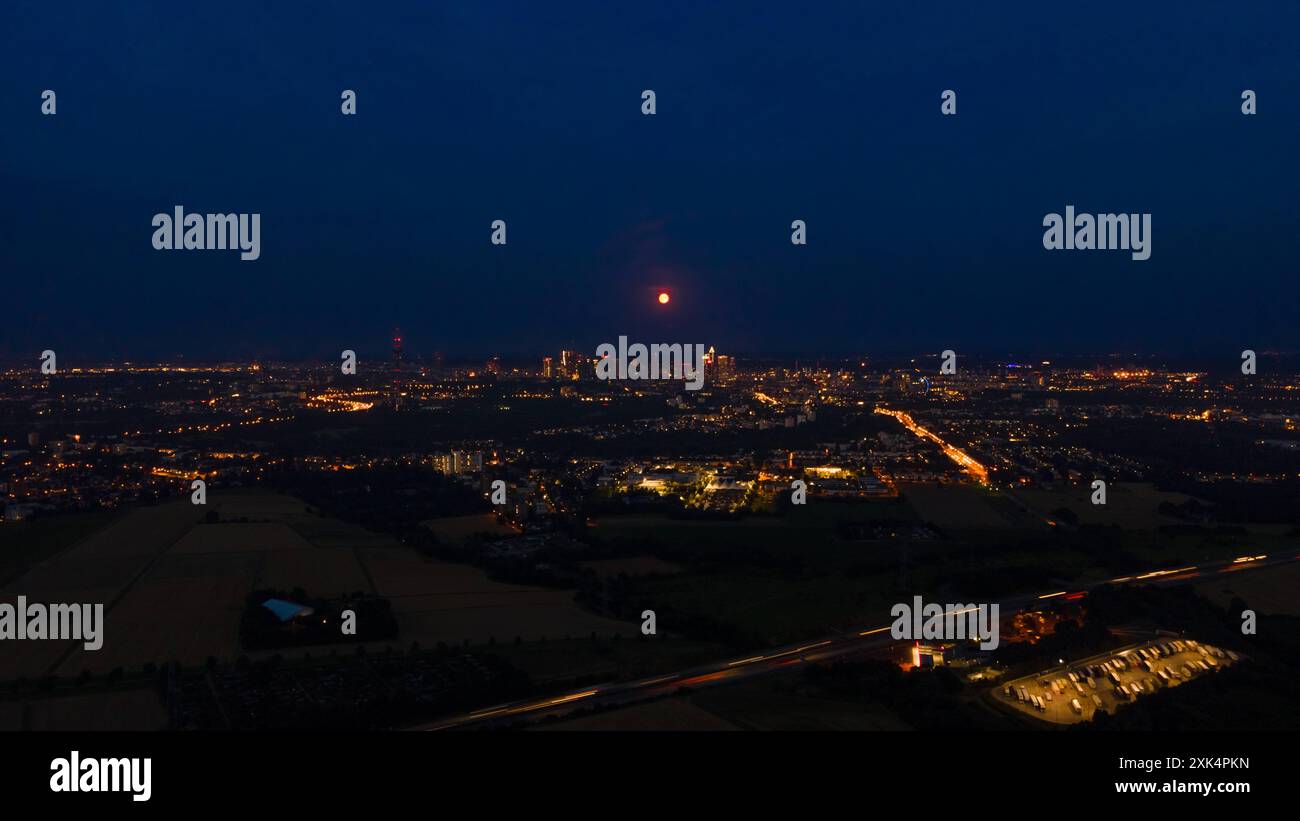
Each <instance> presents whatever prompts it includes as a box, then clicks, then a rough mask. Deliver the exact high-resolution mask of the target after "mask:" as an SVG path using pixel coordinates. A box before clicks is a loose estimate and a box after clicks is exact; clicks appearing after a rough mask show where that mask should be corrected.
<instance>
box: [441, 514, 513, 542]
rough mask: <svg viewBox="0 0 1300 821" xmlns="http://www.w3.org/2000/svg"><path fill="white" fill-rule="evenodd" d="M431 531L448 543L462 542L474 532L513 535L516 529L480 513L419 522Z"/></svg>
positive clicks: (494, 516) (491, 534) (494, 517)
mask: <svg viewBox="0 0 1300 821" xmlns="http://www.w3.org/2000/svg"><path fill="white" fill-rule="evenodd" d="M420 524H421V525H422V526H424V527H427V528H428V529H429V530H431V531H433V534H434V535H435V536H437V537H438V538H439V539H440V540H442V541H444V542H447V543H449V544H454V543H456V542H463V541H465V540H466V539H468V538H469V537H470V536H473V535H474V534H475V533H486V534H488V535H490V536H515V535H518V531H517V530H515V529H514V528H512V527H509V526H508V525H503V524H501V523H500V522H498V521H497V517H496V515H495V514H492V513H480V514H476V515H473V516H447V517H445V518H441V519H429V520H427V521H423V522H420Z"/></svg>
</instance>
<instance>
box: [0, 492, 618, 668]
mask: <svg viewBox="0 0 1300 821" xmlns="http://www.w3.org/2000/svg"><path fill="white" fill-rule="evenodd" d="M208 510H211V511H215V512H216V513H217V520H218V521H217V522H216V523H207V522H204V517H205V516H206V513H207V511H208ZM462 518H472V519H476V520H481V517H462ZM489 518H490V517H489ZM243 520H246V521H243ZM478 524H481V521H480V522H478V523H477V524H475V525H474V529H478ZM469 526H470V523H469V522H462V523H460V524H459V525H458V527H460V528H461V529H462V530H463V531H464V532H474V529H471V530H465V528H467V527H469ZM313 534H314V535H315V538H318V539H319V541H315V539H314V538H313ZM262 588H276V589H283V590H292V589H294V588H302V589H304V590H306V591H307V592H308V594H309V595H314V596H325V597H335V596H339V595H342V594H344V593H350V592H353V591H366V592H371V593H375V592H377V593H381V594H383V595H385V596H389V597H391V602H392V605H393V609H394V612H395V614H396V615H397V618H398V623H399V625H400V629H401V633H400V635H399V637H398V639H397V640H396V643H397V644H398V645H399V646H402V647H405V646H409V645H410V644H411V643H412V642H419V643H420V644H421V645H423V646H433V645H436V644H437V643H438V642H446V643H448V644H453V643H454V644H457V645H461V644H464V643H466V642H468V643H470V644H472V645H483V644H488V643H489V642H492V641H494V640H495V641H496V642H506V641H513V640H514V638H515V637H516V636H519V637H521V638H522V639H523V640H525V641H534V640H538V639H540V638H542V637H547V638H563V637H565V636H573V637H586V636H588V635H589V634H590V633H592V632H596V633H598V634H599V635H601V636H604V637H609V636H612V635H613V634H614V633H622V634H623V635H627V636H631V635H633V634H634V633H635V630H636V625H632V624H630V623H626V622H618V621H614V620H611V619H606V618H603V617H600V616H597V615H594V614H591V613H588V612H587V611H584V610H582V609H581V608H579V607H578V606H577V605H576V604H574V602H573V593H572V591H557V590H549V589H543V588H534V587H525V586H518V585H509V584H501V583H497V582H493V581H491V580H489V579H488V578H487V576H486V575H485V574H484V573H483V571H481V570H478V569H476V568H473V567H469V566H465V565H457V564H450V563H446V562H438V561H433V560H430V559H427V558H425V557H423V556H421V555H420V554H418V553H416V552H415V551H413V550H411V549H409V548H406V547H404V546H402V545H401V544H399V543H397V542H396V541H395V540H393V539H392V538H390V537H387V536H385V535H383V534H376V533H371V532H369V531H366V530H364V529H362V528H359V527H356V526H354V525H349V524H347V523H343V522H339V521H337V520H332V519H326V518H323V517H321V516H319V515H317V514H316V513H314V512H311V511H310V510H309V508H307V506H305V505H304V504H303V503H302V502H301V501H299V500H297V499H294V498H291V497H287V496H282V495H278V494H275V493H268V492H257V491H236V492H233V493H229V494H225V495H222V496H220V497H219V498H215V499H214V498H212V497H209V505H208V506H207V510H205V509H203V508H196V507H195V506H193V505H191V504H190V503H189V501H188V499H183V500H177V501H174V502H168V503H166V504H162V505H157V506H154V507H145V508H137V509H134V510H130V511H127V512H125V513H124V514H122V515H121V516H118V517H117V518H115V519H114V520H113V521H112V522H111V523H110V524H109V525H107V526H106V527H104V528H103V529H101V530H98V531H95V532H93V533H90V534H89V535H87V536H86V537H85V538H84V539H82V540H81V541H80V542H78V543H77V544H75V545H74V546H73V547H71V548H70V549H68V550H66V551H64V552H63V553H61V554H59V555H57V556H55V557H54V558H51V559H48V560H46V561H45V562H42V563H40V564H38V565H36V566H34V567H32V568H31V569H30V570H28V571H27V572H26V573H24V574H23V575H21V576H20V577H18V578H17V579H15V580H13V581H12V582H10V583H9V584H7V585H5V586H4V588H3V589H2V590H0V593H2V596H3V598H4V599H5V600H7V601H13V600H14V599H15V597H16V596H18V595H20V594H21V595H25V596H27V597H28V599H29V600H30V601H41V602H77V603H81V602H88V603H103V604H104V606H105V622H106V626H105V630H104V644H103V647H102V648H101V649H100V650H97V651H87V650H85V649H84V648H83V646H82V643H81V642H71V641H67V642H65V641H29V642H22V643H16V646H15V648H14V652H9V653H6V654H5V655H4V656H3V657H0V680H8V679H15V678H18V677H23V676H25V677H28V678H39V677H41V676H45V675H49V674H55V675H58V676H61V677H69V678H71V677H75V676H77V675H79V674H81V673H82V672H83V671H88V672H90V673H91V674H94V675H99V674H103V673H106V672H110V671H112V670H113V669H114V668H117V667H122V668H123V669H128V670H138V669H139V668H140V667H142V666H143V665H144V664H146V663H149V662H154V663H157V664H161V663H163V662H166V661H178V662H180V663H181V664H184V665H198V664H202V663H204V662H205V661H206V660H207V658H208V657H209V656H211V657H214V658H217V659H219V660H223V661H233V660H234V659H235V658H237V657H238V656H239V655H240V654H241V649H240V647H239V644H238V628H239V619H240V614H241V612H242V610H243V607H244V602H245V600H246V598H247V596H248V594H249V593H250V592H252V591H253V590H257V589H262ZM342 648H346V650H344V649H342ZM331 649H338V650H339V651H340V652H344V651H346V652H351V651H352V649H353V645H350V644H348V645H343V644H340V645H337V646H335V647H334V648H331V647H330V646H324V647H320V646H317V647H312V648H302V649H301V650H297V649H295V650H291V651H283V655H285V656H287V657H291V656H295V655H302V654H306V653H308V652H315V653H317V654H319V653H322V652H324V653H328V652H330V650H331ZM250 655H252V656H254V657H260V656H261V655H265V654H264V653H254V654H250Z"/></svg>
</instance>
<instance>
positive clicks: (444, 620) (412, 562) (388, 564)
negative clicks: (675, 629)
mask: <svg viewBox="0 0 1300 821" xmlns="http://www.w3.org/2000/svg"><path fill="white" fill-rule="evenodd" d="M362 558H363V561H364V562H365V564H366V566H367V568H368V569H369V571H370V575H371V577H372V578H374V580H375V587H376V589H377V591H378V592H379V593H380V595H383V596H385V597H387V598H388V599H389V601H391V602H392V604H393V611H394V612H395V613H396V614H397V618H398V622H399V623H400V624H401V626H402V636H401V639H402V641H404V642H407V643H409V642H411V641H418V642H420V644H421V645H423V646H426V647H427V646H431V645H434V644H437V643H438V642H440V641H442V642H446V643H448V644H457V645H459V644H462V643H464V642H465V641H468V642H469V643H470V644H486V643H488V642H489V641H491V640H493V639H495V640H496V641H497V642H506V641H513V640H514V638H515V637H516V636H519V637H520V638H522V639H523V640H525V641H535V640H538V639H541V638H551V639H555V638H564V637H566V636H574V637H578V636H586V635H588V634H590V633H591V632H593V631H595V632H596V633H597V634H599V635H601V636H605V637H608V636H610V635H612V634H614V633H622V634H624V635H628V636H631V635H633V633H634V632H635V629H636V626H635V625H632V624H629V623H627V622H620V621H614V620H612V619H607V618H603V617H601V616H597V615H594V614H591V613H588V612H586V611H585V610H582V609H581V608H579V607H578V606H577V605H575V604H574V603H573V593H572V591H566V590H548V589H545V588H540V587H525V586H521V585H512V584H502V583H499V582H494V581H492V580H490V579H488V578H487V576H486V574H484V573H483V571H481V570H478V569H477V568H473V567H469V566H466V565H458V564H451V563H448V562H439V561H434V560H431V559H426V558H424V557H422V556H420V555H419V554H418V553H416V552H415V551H413V550H407V549H405V548H401V547H398V548H394V549H389V550H383V551H371V552H367V553H366V554H365V555H364V556H363V557H362Z"/></svg>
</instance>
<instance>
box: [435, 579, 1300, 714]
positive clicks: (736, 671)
mask: <svg viewBox="0 0 1300 821" xmlns="http://www.w3.org/2000/svg"><path fill="white" fill-rule="evenodd" d="M1297 560H1300V555H1296V556H1292V555H1285V556H1243V557H1240V558H1237V559H1227V560H1224V561H1217V562H1205V563H1202V564H1200V565H1194V566H1188V567H1181V568H1174V569H1170V570H1154V571H1151V572H1148V573H1142V574H1136V575H1133V576H1122V577H1120V578H1116V579H1107V580H1104V581H1099V582H1094V583H1092V584H1088V585H1084V586H1081V587H1077V588H1073V589H1070V590H1056V591H1050V592H1046V593H1035V594H1027V595H1023V596H1017V597H1014V598H1010V599H1005V600H1003V601H1001V602H998V604H999V606H1000V611H1001V613H1002V614H1003V616H1002V617H1003V620H1004V621H1005V620H1007V619H1010V618H1011V617H1012V616H1013V615H1014V614H1015V613H1016V612H1018V611H1020V610H1022V609H1023V608H1025V607H1026V606H1028V605H1033V604H1045V603H1047V602H1048V601H1049V600H1051V599H1056V598H1066V599H1079V598H1082V597H1084V596H1086V595H1087V594H1088V592H1089V591H1091V590H1096V589H1098V588H1102V587H1109V586H1114V585H1131V584H1134V585H1135V584H1154V585H1159V586H1172V585H1177V584H1186V583H1188V582H1191V581H1200V580H1204V579H1206V578H1208V577H1209V576H1212V575H1214V574H1216V573H1235V572H1258V571H1260V570H1265V569H1268V568H1272V567H1277V566H1279V565H1285V564H1290V563H1292V562H1295V561H1297ZM889 628H890V625H889V624H886V625H885V626H884V627H873V628H869V629H866V630H861V631H858V632H848V633H843V634H839V635H835V636H829V637H826V638H823V639H820V640H813V641H805V642H799V643H798V644H789V645H786V646H784V647H777V648H773V649H770V650H765V651H763V652H761V653H755V654H754V655H752V656H748V657H744V658H736V659H728V660H725V661H719V662H711V663H709V664H705V665H701V666H699V667H693V668H691V669H689V670H682V671H679V672H676V673H670V674H668V675H663V676H655V677H653V678H646V679H640V680H636V681H626V682H615V683H610V684H600V685H593V686H591V687H587V688H584V689H580V690H573V691H570V692H565V693H559V694H556V695H552V696H547V697H543V698H532V699H525V700H522V701H515V702H511V703H508V704H498V705H496V706H493V707H485V708H483V709H481V710H475V711H473V712H470V713H464V714H461V715H457V716H449V717H447V718H444V719H440V720H438V721H435V722H432V723H429V724H424V725H420V726H417V727H413V728H411V729H414V730H450V729H456V728H463V727H491V726H502V725H506V724H511V723H522V722H528V721H536V720H538V719H541V718H546V717H553V716H564V715H568V714H569V713H572V712H574V711H576V710H583V709H590V708H592V707H605V708H608V707H615V706H620V705H624V704H631V703H634V702H637V701H645V700H647V699H652V698H658V697H660V696H665V695H671V694H673V693H675V692H677V691H679V690H681V689H684V688H685V689H695V688H701V687H713V686H717V685H721V684H727V683H733V682H737V681H747V680H750V679H753V678H755V677H758V676H762V675H769V674H774V673H779V672H786V671H791V670H797V669H800V668H801V667H802V666H803V665H805V664H809V663H813V662H819V661H826V660H829V659H834V658H838V657H841V656H847V655H854V654H861V653H870V652H872V651H877V652H878V651H881V650H884V649H887V648H888V647H890V646H891V645H893V644H895V643H896V640H895V639H894V638H893V636H892V635H891V634H890V630H889Z"/></svg>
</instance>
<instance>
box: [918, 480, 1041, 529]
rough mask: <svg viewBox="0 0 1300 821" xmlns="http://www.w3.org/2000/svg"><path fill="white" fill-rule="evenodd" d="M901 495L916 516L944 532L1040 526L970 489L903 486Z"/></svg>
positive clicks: (983, 492)
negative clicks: (913, 509) (914, 510)
mask: <svg viewBox="0 0 1300 821" xmlns="http://www.w3.org/2000/svg"><path fill="white" fill-rule="evenodd" d="M898 490H899V492H900V493H901V494H902V495H903V498H905V499H906V500H907V501H908V503H909V504H911V505H912V507H913V508H915V509H916V512H917V515H918V516H920V517H921V518H922V519H924V520H925V521H927V522H930V523H931V524H934V525H936V526H937V527H940V528H942V529H944V530H949V531H951V530H979V529H984V528H992V529H1006V528H1013V527H1021V526H1026V525H1028V526H1034V527H1037V526H1040V524H1041V523H1040V522H1038V521H1036V520H1034V519H1032V518H1029V517H1025V516H1023V515H1022V514H1020V513H1019V511H1017V510H1015V508H1014V506H1012V505H1007V504H1005V500H1002V499H1001V498H1000V497H999V496H998V495H997V494H995V493H993V492H991V491H988V490H984V489H982V488H979V487H975V486H971V485H937V484H904V485H900V486H899V489H898Z"/></svg>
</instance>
